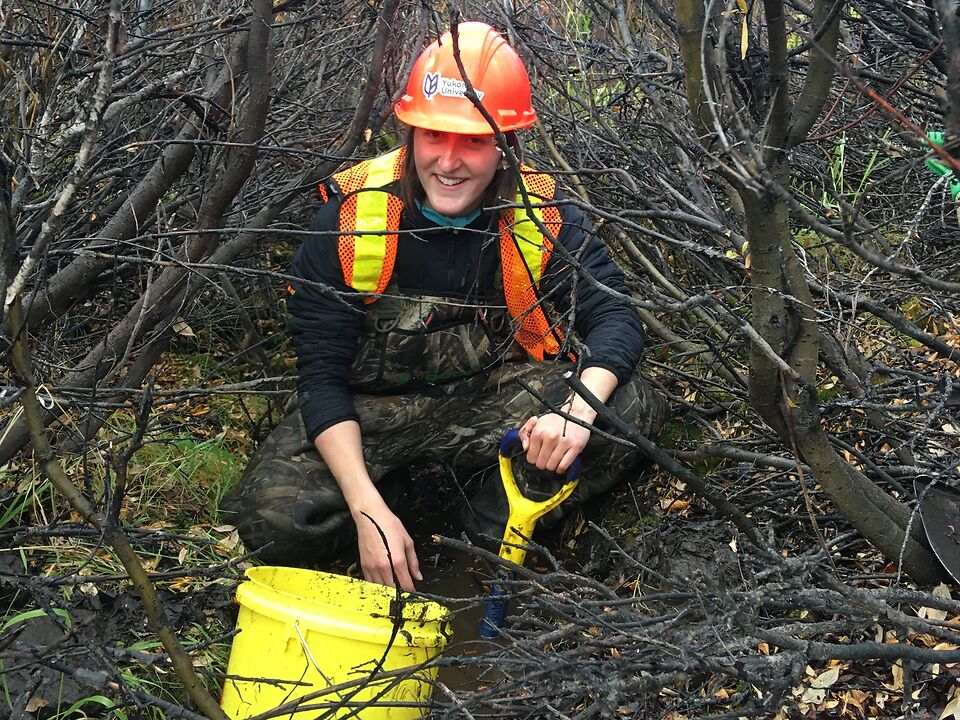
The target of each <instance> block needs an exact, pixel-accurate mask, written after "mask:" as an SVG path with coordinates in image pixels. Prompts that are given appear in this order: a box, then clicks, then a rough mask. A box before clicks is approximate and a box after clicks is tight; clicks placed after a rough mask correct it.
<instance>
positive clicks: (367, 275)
mask: <svg viewBox="0 0 960 720" xmlns="http://www.w3.org/2000/svg"><path fill="white" fill-rule="evenodd" d="M404 155H405V149H404V148H400V149H399V150H395V151H393V152H391V153H388V154H386V155H381V156H380V157H376V158H373V159H372V160H367V161H365V162H362V163H360V164H359V165H354V166H353V167H351V168H347V169H346V170H344V171H343V172H339V173H336V174H335V175H334V176H333V178H334V180H336V182H337V185H338V186H339V187H340V190H341V191H342V192H343V193H344V195H346V196H347V197H346V198H345V199H344V201H343V203H342V204H341V205H340V229H341V230H342V231H349V232H350V233H351V234H346V235H340V239H339V242H338V254H339V256H340V264H341V266H342V268H343V280H344V282H345V283H346V284H347V285H348V286H350V287H352V288H353V289H354V290H357V291H359V292H368V293H382V292H383V291H384V290H386V288H387V283H389V282H390V276H391V275H392V274H393V263H394V260H395V258H396V256H397V230H399V229H400V213H401V212H402V211H403V203H402V202H401V201H400V198H398V197H396V196H395V195H392V194H390V193H385V192H380V191H379V189H380V188H382V187H384V186H385V185H389V184H390V183H391V182H393V181H394V180H396V179H398V178H399V177H400V169H401V168H402V167H403V158H404ZM375 299H376V298H374V297H368V298H366V300H365V301H366V302H373V301H374V300H375Z"/></svg>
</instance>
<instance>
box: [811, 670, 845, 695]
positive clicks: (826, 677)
mask: <svg viewBox="0 0 960 720" xmlns="http://www.w3.org/2000/svg"><path fill="white" fill-rule="evenodd" d="M839 679H840V666H839V665H838V666H837V667H832V668H829V669H827V670H824V671H823V672H822V673H820V674H819V675H817V677H816V678H814V680H813V682H812V683H810V687H811V688H814V689H821V690H822V689H824V688H828V687H831V686H832V685H833V684H834V683H835V682H836V681H837V680H839Z"/></svg>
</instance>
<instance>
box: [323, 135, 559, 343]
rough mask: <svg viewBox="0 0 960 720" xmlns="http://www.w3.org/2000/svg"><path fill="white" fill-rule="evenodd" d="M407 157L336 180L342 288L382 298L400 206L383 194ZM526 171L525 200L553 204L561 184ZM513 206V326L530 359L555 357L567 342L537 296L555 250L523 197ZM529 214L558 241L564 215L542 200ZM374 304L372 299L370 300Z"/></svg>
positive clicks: (504, 245) (505, 230)
mask: <svg viewBox="0 0 960 720" xmlns="http://www.w3.org/2000/svg"><path fill="white" fill-rule="evenodd" d="M404 156H405V148H400V149H399V150H395V151H393V152H391V153H388V154H387V155H382V156H380V157H377V158H373V159H372V160H367V161H364V162H362V163H359V164H358V165H354V166H353V167H350V168H347V169H346V170H343V171H341V172H339V173H336V174H335V175H334V176H333V179H334V180H336V182H337V185H338V186H339V187H340V190H341V192H342V193H343V194H344V196H345V197H344V200H343V202H342V203H341V206H340V232H341V235H340V240H339V248H338V252H339V256H340V264H341V266H342V268H343V278H344V282H345V283H346V284H347V285H348V286H349V287H352V288H353V289H354V290H358V291H360V292H369V293H383V291H384V290H385V289H386V287H387V284H388V283H389V282H390V276H391V275H392V274H393V265H394V261H395V260H396V256H397V231H398V230H399V227H400V213H401V212H402V211H403V203H402V201H401V200H400V198H398V197H397V196H395V195H393V194H392V193H388V192H378V190H379V189H380V188H383V187H384V186H386V185H389V184H390V183H391V182H392V181H394V180H396V179H398V178H399V177H400V174H401V170H402V168H403V160H404ZM521 170H522V171H521V178H522V180H523V184H524V187H525V188H526V190H527V193H528V195H531V196H533V195H536V196H538V197H542V198H547V199H548V200H550V199H552V198H553V197H554V195H555V193H556V182H555V181H554V179H553V178H552V177H550V176H549V175H545V174H543V173H537V172H534V171H532V170H531V169H530V168H527V167H522V168H521ZM533 200H534V198H532V197H531V201H533ZM516 204H517V205H518V206H519V207H517V208H515V209H514V210H513V211H512V212H511V211H507V212H505V213H502V214H501V218H500V228H499V229H500V264H501V266H502V268H503V290H504V296H505V299H506V304H507V310H508V311H509V313H510V316H511V317H512V318H513V319H514V324H515V326H516V339H517V342H518V343H519V344H520V345H521V347H523V348H524V350H526V351H527V352H528V353H530V355H531V356H532V357H534V358H535V359H537V360H543V359H544V357H546V356H548V355H556V354H558V353H559V351H560V346H561V344H562V342H563V336H562V334H561V333H560V332H559V330H558V329H556V328H554V327H551V325H550V323H549V321H548V320H547V316H546V313H545V312H544V311H543V309H542V308H541V306H540V305H541V301H540V297H539V284H540V279H541V277H542V276H543V271H544V269H545V268H546V265H547V260H548V259H549V258H550V254H551V253H552V251H553V244H552V243H551V242H550V241H549V240H548V239H547V238H546V237H545V236H544V235H543V233H542V232H541V231H540V228H539V227H538V226H537V224H536V223H535V222H534V220H533V219H531V217H530V215H529V214H528V213H527V210H526V208H524V207H523V195H522V194H520V193H518V194H517V201H516ZM532 210H533V217H534V218H536V219H537V220H538V221H539V222H540V223H542V224H543V226H544V227H546V228H547V230H549V232H550V233H551V234H552V235H553V236H554V237H557V235H558V234H559V232H560V228H561V226H562V224H563V221H562V219H561V216H560V211H559V210H558V209H557V208H556V207H553V206H545V205H541V204H539V203H537V202H534V206H533V208H532ZM375 299H376V298H375V297H368V298H366V299H365V302H373V301H374V300H375Z"/></svg>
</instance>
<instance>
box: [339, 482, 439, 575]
mask: <svg viewBox="0 0 960 720" xmlns="http://www.w3.org/2000/svg"><path fill="white" fill-rule="evenodd" d="M352 513H353V518H354V521H355V522H356V524H357V543H358V546H359V548H360V567H361V568H363V577H364V578H366V579H367V580H369V581H370V582H375V583H380V584H381V585H390V586H395V585H396V583H399V584H400V588H401V589H403V590H413V589H414V587H413V581H414V580H418V581H419V580H423V575H421V574H420V563H419V561H418V560H417V552H416V549H415V548H414V546H413V540H412V539H411V537H410V535H409V533H407V530H406V528H404V527H403V523H402V522H400V518H398V517H397V516H396V515H394V514H393V512H391V510H390V508H388V507H387V505H386V503H384V502H383V501H382V500H381V501H380V502H379V503H374V504H373V505H371V506H370V507H360V508H356V509H353V510H352ZM377 528H379V530H378V529H377ZM381 531H382V532H383V535H382V536H381V534H380V532H381ZM384 540H386V547H385V546H384ZM387 547H389V548H390V553H389V555H388V554H387ZM391 560H392V563H393V564H392V566H391ZM394 577H396V583H395V582H394Z"/></svg>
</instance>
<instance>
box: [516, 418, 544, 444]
mask: <svg viewBox="0 0 960 720" xmlns="http://www.w3.org/2000/svg"><path fill="white" fill-rule="evenodd" d="M539 419H540V416H539V415H534V416H533V417H532V418H530V419H529V420H527V421H526V422H525V423H524V424H523V427H521V428H520V431H519V432H520V447H522V448H523V449H524V451H526V450H527V449H528V446H529V445H530V434H531V433H532V432H533V429H534V428H535V427H536V426H537V420H539Z"/></svg>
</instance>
